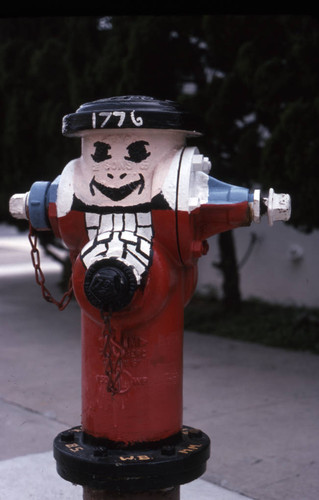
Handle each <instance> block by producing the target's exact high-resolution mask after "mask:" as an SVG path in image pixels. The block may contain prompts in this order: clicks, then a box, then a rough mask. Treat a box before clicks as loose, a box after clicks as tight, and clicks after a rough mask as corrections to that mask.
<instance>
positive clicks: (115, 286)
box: [10, 96, 290, 499]
mask: <svg viewBox="0 0 319 500" xmlns="http://www.w3.org/2000/svg"><path fill="white" fill-rule="evenodd" d="M62 132H63V134H64V135H66V136H71V137H81V141H82V156H81V157H80V158H78V159H75V160H73V161H71V162H70V163H68V164H67V165H66V167H65V168H64V170H63V171H62V173H61V175H59V176H58V177H57V179H55V180H54V181H53V182H52V183H51V182H44V181H40V182H35V183H34V184H33V185H32V187H31V189H30V191H29V192H28V193H25V194H16V195H14V196H12V198H11V199H10V212H11V214H12V215H13V216H14V217H17V218H25V219H28V220H29V222H30V227H31V228H32V229H33V230H35V231H47V230H52V231H53V232H54V234H55V236H57V237H58V238H60V239H61V240H62V241H63V242H64V244H65V245H66V247H67V248H68V249H69V252H70V258H71V262H72V282H73V291H74V294H75V297H76V299H77V302H78V304H79V305H80V308H81V318H82V422H81V425H80V426H76V427H73V428H72V429H68V430H66V431H64V432H62V433H60V434H59V435H58V436H57V437H56V438H55V441H54V456H55V459H56V462H57V470H58V473H59V474H60V475H61V476H62V477H63V478H64V479H66V480H68V481H71V482H72V483H75V484H80V485H82V486H83V487H84V498H114V497H118V496H123V497H125V498H131V496H132V495H133V496H134V495H135V494H136V495H138V498H140V497H141V498H148V496H149V495H152V498H157V496H156V494H158V495H159V497H161V498H162V497H165V498H169V499H178V498H179V490H180V485H182V484H185V483H187V482H190V481H192V480H194V479H196V478H198V477H200V476H201V475H202V474H203V473H204V471H205V469H206V462H207V460H208V458H209V454H210V439H209V437H208V436H207V435H206V434H205V433H204V432H202V431H201V430H199V429H195V428H190V427H187V426H185V425H183V422H182V379H183V371H182V368H183V367H182V363H183V311H184V307H185V305H186V304H187V303H188V301H189V300H190V298H191V297H192V295H193V292H194V290H195V287H196V278H197V263H198V259H199V258H200V257H201V256H202V255H205V253H206V252H207V250H208V244H207V241H206V240H207V238H208V237H210V236H212V235H214V234H217V233H220V232H222V231H227V230H230V229H234V228H236V227H239V226H246V225H249V224H251V222H253V221H255V222H258V221H259V219H260V212H261V206H263V205H266V206H267V207H268V217H269V222H270V224H272V223H273V221H275V220H288V219H289V217H290V197H289V195H286V194H276V193H274V191H273V190H272V189H271V190H270V191H269V196H268V198H263V199H261V196H260V191H259V190H255V191H254V192H253V193H250V192H249V190H248V189H246V188H242V187H238V186H233V185H230V184H226V183H224V182H221V181H219V180H217V179H215V178H213V177H211V176H210V175H209V173H210V170H211V163H210V161H209V160H208V158H206V157H204V156H203V155H201V154H200V152H199V151H198V149H197V148H196V147H187V145H186V141H187V138H188V137H196V136H199V135H200V129H199V128H198V127H197V124H196V123H195V121H194V120H193V118H192V117H191V116H190V115H189V114H188V113H187V112H186V111H184V110H182V109H181V108H180V107H179V106H178V105H177V104H176V103H174V102H172V101H160V100H156V99H153V98H150V97H145V96H124V97H114V98H108V99H102V100H97V101H93V102H89V103H86V104H83V105H82V106H81V107H80V108H79V109H78V110H77V111H76V112H75V113H72V114H69V115H67V116H65V117H64V118H63V130H62ZM103 495H104V496H103ZM154 495H155V496H154ZM134 498H135V497H134Z"/></svg>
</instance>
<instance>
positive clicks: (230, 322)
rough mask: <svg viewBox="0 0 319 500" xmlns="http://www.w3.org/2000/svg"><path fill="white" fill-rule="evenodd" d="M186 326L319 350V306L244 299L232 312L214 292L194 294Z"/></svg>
mask: <svg viewBox="0 0 319 500" xmlns="http://www.w3.org/2000/svg"><path fill="white" fill-rule="evenodd" d="M185 329H188V330H194V331H198V332H201V333H207V334H213V335H218V336H221V337H228V338H231V339H236V340H245V341H248V342H256V343H259V344H263V345H267V346H273V347H281V348H285V349H294V350H302V351H310V352H312V353H315V354H319V309H318V308H306V307H293V306H285V305H279V304H271V303H268V302H263V301H261V300H259V299H252V300H245V301H243V302H242V305H241V308H240V311H238V312H231V311H227V310H225V309H224V307H223V304H222V302H221V301H220V300H218V299H216V297H214V296H211V295H205V296H201V295H197V294H196V295H195V296H194V297H193V299H192V300H191V302H190V303H189V304H188V306H187V307H186V308H185Z"/></svg>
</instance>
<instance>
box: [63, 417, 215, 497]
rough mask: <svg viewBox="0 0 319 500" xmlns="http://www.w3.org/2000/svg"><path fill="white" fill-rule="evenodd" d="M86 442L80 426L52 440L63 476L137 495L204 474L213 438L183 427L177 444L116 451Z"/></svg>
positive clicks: (81, 482)
mask: <svg viewBox="0 0 319 500" xmlns="http://www.w3.org/2000/svg"><path fill="white" fill-rule="evenodd" d="M101 443H102V444H100V445H99V442H98V440H93V441H92V440H88V439H87V438H86V435H85V434H84V433H83V432H82V430H81V427H73V428H72V429H69V430H67V431H64V432H61V433H60V434H58V436H57V437H56V438H55V440H54V458H55V460H56V462H57V471H58V473H59V475H60V476H61V477H62V478H63V479H66V480H67V481H70V482H72V483H74V484H79V485H82V486H87V487H90V488H94V489H99V490H101V489H102V490H109V491H117V492H138V491H149V490H159V489H163V488H169V487H171V486H178V485H181V484H185V483H188V482H191V481H193V480H194V479H197V478H198V477H200V476H201V475H202V474H204V472H205V470H206V462H207V460H208V458H209V456H210V439H209V437H208V436H207V435H206V434H204V433H203V432H202V431H200V430H198V429H194V428H192V427H186V426H183V428H182V431H181V433H180V434H179V438H178V439H177V440H176V439H175V440H174V444H167V443H165V442H163V443H164V444H162V445H160V444H159V443H158V444H157V445H156V447H154V448H153V449H152V448H150V443H145V446H143V445H141V446H138V447H137V446H134V447H131V448H123V447H122V448H121V449H117V448H116V446H107V445H106V444H105V441H103V440H102V441H101Z"/></svg>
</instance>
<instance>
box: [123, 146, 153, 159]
mask: <svg viewBox="0 0 319 500" xmlns="http://www.w3.org/2000/svg"><path fill="white" fill-rule="evenodd" d="M148 145H149V143H148V142H146V141H136V142H132V144H130V145H129V146H127V148H126V149H127V150H128V154H129V156H125V157H124V158H125V160H128V161H133V162H134V163H141V161H143V160H146V158H147V157H148V156H150V154H151V153H148V152H147V151H146V148H145V146H148Z"/></svg>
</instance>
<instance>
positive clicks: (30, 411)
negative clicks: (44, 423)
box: [0, 396, 68, 425]
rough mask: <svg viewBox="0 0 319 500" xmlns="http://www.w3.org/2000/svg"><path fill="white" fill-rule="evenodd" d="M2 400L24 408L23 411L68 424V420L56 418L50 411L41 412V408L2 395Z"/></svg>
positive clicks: (0, 400) (0, 397) (21, 408)
mask: <svg viewBox="0 0 319 500" xmlns="http://www.w3.org/2000/svg"><path fill="white" fill-rule="evenodd" d="M0 402H1V403H4V404H7V405H10V406H14V407H15V408H19V409H20V410H23V411H27V412H28V413H32V414H34V415H38V416H40V417H43V418H46V419H47V420H52V421H54V422H57V423H58V424H63V425H68V424H67V423H66V422H63V421H62V420H59V419H58V418H56V416H55V415H54V414H53V413H51V412H49V411H48V412H41V411H39V410H35V409H34V408H29V407H28V406H24V405H22V404H20V403H17V402H15V401H10V400H8V399H6V398H4V397H2V396H0Z"/></svg>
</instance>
